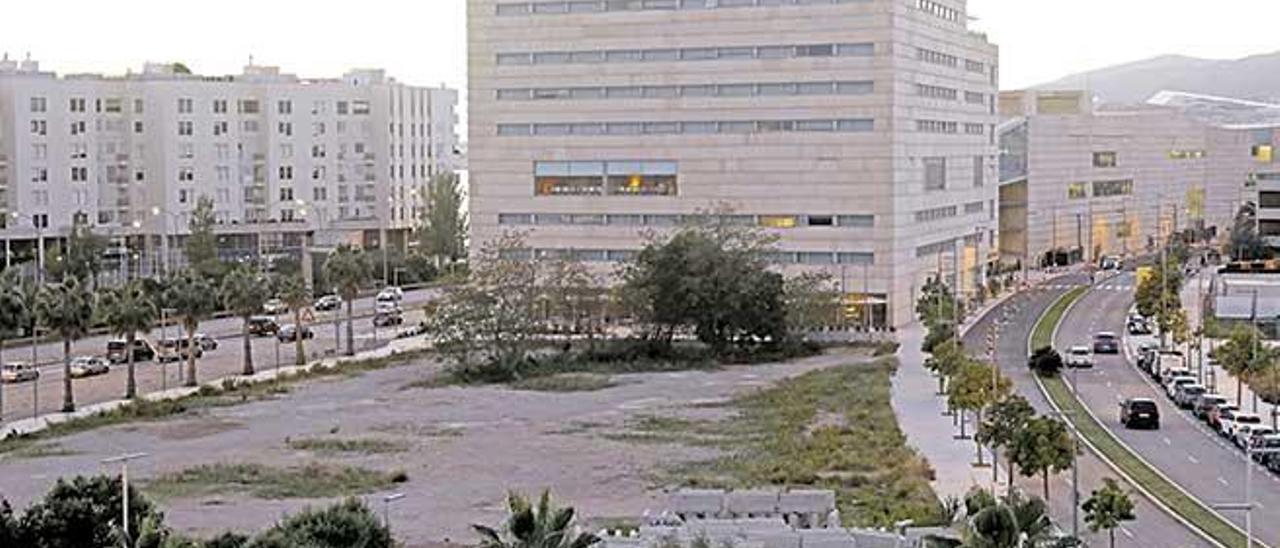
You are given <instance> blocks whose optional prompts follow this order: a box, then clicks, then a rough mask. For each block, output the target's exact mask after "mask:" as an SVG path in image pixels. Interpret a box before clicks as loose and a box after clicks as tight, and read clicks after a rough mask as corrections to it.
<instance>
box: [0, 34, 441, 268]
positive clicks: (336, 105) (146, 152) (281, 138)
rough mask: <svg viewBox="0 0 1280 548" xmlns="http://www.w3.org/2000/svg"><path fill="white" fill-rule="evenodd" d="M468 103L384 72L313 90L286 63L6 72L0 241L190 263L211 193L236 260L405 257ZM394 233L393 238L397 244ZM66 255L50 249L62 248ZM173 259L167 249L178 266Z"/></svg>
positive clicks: (23, 249) (154, 264) (0, 87)
mask: <svg viewBox="0 0 1280 548" xmlns="http://www.w3.org/2000/svg"><path fill="white" fill-rule="evenodd" d="M457 100H458V96H457V92H456V91H455V90H451V89H446V88H421V87H413V86H408V85H405V84H402V83H399V82H396V81H395V80H393V79H390V78H388V77H387V76H386V75H385V74H384V73H383V71H381V70H356V71H351V72H348V73H346V74H344V75H343V76H341V77H340V78H333V79H319V80H313V79H302V78H299V77H297V76H294V75H290V74H284V73H281V72H280V71H279V69H278V68H275V67H266V66H257V65H250V66H248V67H245V70H244V72H243V74H238V75H233V76H200V75H196V74H192V73H191V72H190V71H189V70H187V68H186V67H184V66H181V65H175V64H148V65H146V67H145V69H144V70H143V71H142V72H141V73H130V74H127V75H124V76H116V77H106V76H101V75H66V76H63V77H59V76H57V75H55V74H53V73H50V72H42V71H41V70H40V67H39V65H38V64H37V63H36V62H34V61H30V60H27V61H23V62H15V61H10V60H8V59H7V58H6V59H5V60H4V61H0V169H5V167H4V166H5V164H6V163H7V164H8V165H7V174H8V175H7V179H5V178H4V176H0V184H4V187H3V191H4V192H3V198H4V199H3V202H0V205H2V206H3V213H4V215H3V219H4V224H3V225H0V226H2V227H3V228H2V229H0V238H3V240H4V242H5V248H6V250H8V252H9V254H8V255H6V257H8V258H9V259H12V257H13V256H15V255H18V256H25V257H31V256H33V255H39V253H38V250H37V248H38V247H39V246H37V245H35V244H36V242H38V241H47V240H53V241H56V240H57V239H60V238H65V237H66V235H67V234H68V232H69V230H70V227H71V226H73V224H75V223H76V222H80V223H83V224H85V225H88V226H91V227H93V228H94V230H95V231H97V232H98V233H101V234H106V235H109V236H111V237H112V239H113V240H115V241H116V244H117V245H116V247H114V248H113V249H128V251H127V253H128V254H130V255H131V256H133V257H134V258H135V259H136V264H134V265H131V266H130V268H131V269H137V271H140V272H151V271H155V270H157V269H158V270H163V269H164V268H165V266H166V265H168V266H169V267H175V266H178V265H180V264H181V263H182V261H183V255H182V253H181V252H180V251H179V250H180V248H181V246H182V242H183V240H184V238H185V235H186V234H187V233H188V232H189V230H188V227H189V223H190V219H191V214H192V212H193V210H194V209H195V207H196V204H197V202H198V201H199V199H200V198H201V197H208V198H209V199H211V200H212V201H213V210H214V216H215V217H216V219H217V226H216V229H215V231H216V232H217V233H218V235H219V242H220V245H221V246H222V250H221V251H222V252H223V253H224V254H225V256H226V258H228V259H231V258H244V257H252V256H261V255H263V254H272V253H279V252H286V251H294V252H296V251H297V250H298V249H300V248H301V247H302V245H303V242H304V241H305V240H307V239H308V238H309V237H311V236H314V235H315V234H317V233H320V232H323V233H325V234H326V235H327V237H328V239H330V240H332V241H351V242H353V243H357V244H362V245H366V246H370V247H377V246H381V245H382V244H383V242H384V239H385V241H389V242H390V243H391V244H392V245H398V244H399V243H400V242H402V241H403V240H404V239H405V236H406V234H407V233H408V232H409V231H410V230H411V229H412V228H413V227H414V226H415V225H416V223H417V219H418V217H419V216H420V214H421V212H422V211H423V208H424V207H425V204H426V198H427V195H426V192H425V191H426V189H427V186H428V183H429V181H430V180H431V177H432V176H433V175H435V174H437V173H441V172H444V171H450V170H454V169H457V168H458V167H459V166H458V162H459V158H458V156H457V153H456V151H457V150H458V149H459V145H458V138H457V133H456V129H455V126H456V124H457V117H456V115H455V112H454V111H455V109H456V105H457ZM384 236H385V238H384ZM50 245H52V244H50ZM165 251H168V253H167V254H166V253H165Z"/></svg>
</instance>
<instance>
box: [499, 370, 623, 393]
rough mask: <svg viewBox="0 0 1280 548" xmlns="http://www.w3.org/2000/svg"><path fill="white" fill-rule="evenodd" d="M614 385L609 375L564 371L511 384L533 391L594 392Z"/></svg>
mask: <svg viewBox="0 0 1280 548" xmlns="http://www.w3.org/2000/svg"><path fill="white" fill-rule="evenodd" d="M614 386H617V384H616V383H614V382H613V379H610V378H609V377H608V376H607V375H593V374H590V373H563V374H560V375H552V376H548V377H533V378H530V379H525V380H522V381H519V382H516V383H512V385H511V387H512V388H514V389H516V390H529V391H533V392H594V391H597V390H604V389H606V388H613V387H614Z"/></svg>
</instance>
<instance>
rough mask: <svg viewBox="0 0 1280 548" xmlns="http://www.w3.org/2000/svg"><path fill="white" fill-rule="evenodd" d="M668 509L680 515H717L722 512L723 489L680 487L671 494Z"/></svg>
mask: <svg viewBox="0 0 1280 548" xmlns="http://www.w3.org/2000/svg"><path fill="white" fill-rule="evenodd" d="M670 506H671V507H670V508H669V509H670V510H671V511H672V512H675V513H676V514H679V515H681V516H699V515H701V516H704V517H707V518H713V517H718V516H719V515H720V514H721V513H723V512H724V491H721V490H719V489H681V490H679V491H676V492H675V493H674V494H672V495H671V501H670Z"/></svg>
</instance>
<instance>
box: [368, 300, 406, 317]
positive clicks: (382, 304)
mask: <svg viewBox="0 0 1280 548" xmlns="http://www.w3.org/2000/svg"><path fill="white" fill-rule="evenodd" d="M373 311H374V312H375V313H378V314H391V313H397V314H398V313H400V303H399V302H396V301H382V300H379V301H374V303H373Z"/></svg>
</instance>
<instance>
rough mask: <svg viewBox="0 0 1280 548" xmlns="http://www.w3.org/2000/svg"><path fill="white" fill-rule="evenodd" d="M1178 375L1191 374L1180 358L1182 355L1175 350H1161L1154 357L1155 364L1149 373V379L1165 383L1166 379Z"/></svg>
mask: <svg viewBox="0 0 1280 548" xmlns="http://www.w3.org/2000/svg"><path fill="white" fill-rule="evenodd" d="M1180 373H1186V374H1188V375H1189V374H1191V370H1190V369H1188V368H1187V361H1186V360H1185V359H1184V358H1183V357H1182V353H1181V352H1178V351H1175V350H1161V351H1160V352H1159V353H1158V354H1157V355H1156V364H1155V366H1154V370H1153V371H1152V373H1151V378H1153V379H1155V380H1156V382H1160V383H1163V382H1166V380H1167V377H1170V376H1176V375H1177V374H1180Z"/></svg>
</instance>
